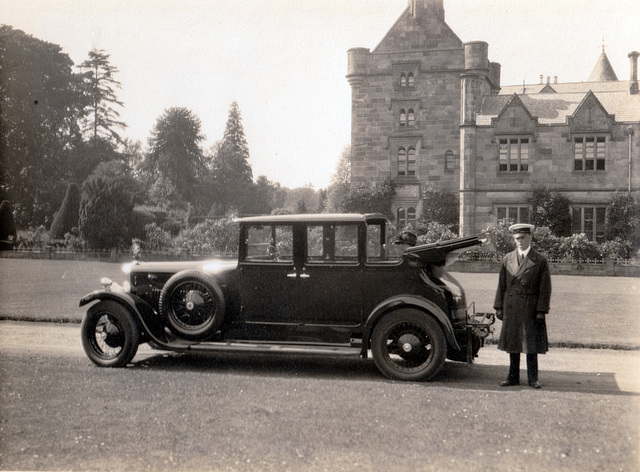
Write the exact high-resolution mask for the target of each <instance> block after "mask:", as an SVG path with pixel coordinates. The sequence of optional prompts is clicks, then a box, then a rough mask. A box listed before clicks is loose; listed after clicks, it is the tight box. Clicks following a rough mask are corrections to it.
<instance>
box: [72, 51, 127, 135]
mask: <svg viewBox="0 0 640 472" xmlns="http://www.w3.org/2000/svg"><path fill="white" fill-rule="evenodd" d="M78 68H79V69H80V71H81V73H82V79H83V81H84V87H85V94H86V95H87V98H88V100H89V103H88V105H87V107H86V108H85V116H84V117H83V128H84V129H83V131H84V132H85V133H88V134H89V135H90V137H91V139H93V140H95V141H97V140H98V139H106V140H108V141H111V142H114V143H116V144H122V143H123V139H122V136H120V134H119V133H118V131H117V130H118V129H120V130H124V129H125V128H126V126H127V125H126V124H125V123H124V122H123V121H120V120H119V118H120V113H119V111H118V108H119V107H122V106H123V103H122V102H121V101H120V100H118V98H117V96H116V89H120V88H122V85H121V84H120V82H118V81H117V80H116V79H115V75H116V74H117V72H118V68H117V67H115V66H113V65H111V63H110V62H109V54H107V53H106V52H105V51H104V50H102V49H93V50H91V51H89V57H88V59H86V60H85V61H84V62H83V63H82V64H80V65H79V66H78Z"/></svg>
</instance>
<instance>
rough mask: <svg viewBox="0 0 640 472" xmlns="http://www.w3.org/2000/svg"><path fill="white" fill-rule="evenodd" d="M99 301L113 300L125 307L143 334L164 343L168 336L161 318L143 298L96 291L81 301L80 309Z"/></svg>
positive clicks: (128, 294) (107, 291)
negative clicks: (136, 321)
mask: <svg viewBox="0 0 640 472" xmlns="http://www.w3.org/2000/svg"><path fill="white" fill-rule="evenodd" d="M97 300H113V301H115V302H118V303H120V304H122V305H124V306H125V307H127V309H128V310H129V311H130V312H131V313H132V314H133V315H134V317H135V318H136V319H137V320H138V325H139V326H140V330H141V331H142V333H143V334H148V335H150V336H151V338H152V339H153V340H154V341H156V342H158V343H162V342H163V341H162V340H163V339H165V337H166V336H165V332H164V328H163V325H162V323H161V321H160V318H159V317H158V315H157V314H156V313H155V311H154V310H153V308H152V307H151V305H149V304H148V303H147V302H145V301H144V300H143V299H142V298H140V297H136V296H135V295H131V294H130V293H127V292H116V291H112V290H108V289H103V290H96V291H94V292H91V293H89V294H87V295H85V296H84V297H82V298H81V299H80V307H83V306H85V305H87V304H89V303H92V302H94V301H97Z"/></svg>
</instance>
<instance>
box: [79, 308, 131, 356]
mask: <svg viewBox="0 0 640 472" xmlns="http://www.w3.org/2000/svg"><path fill="white" fill-rule="evenodd" d="M80 333H81V338H82V347H83V348H84V352H85V353H86V354H87V356H88V357H89V359H91V361H92V362H93V363H94V364H96V365H98V366H100V367H124V366H125V365H127V364H128V363H129V362H131V359H133V357H134V356H135V355H136V352H138V344H140V330H139V328H138V324H137V322H136V320H135V318H134V317H133V315H132V314H131V312H130V311H129V310H128V309H127V308H126V307H125V306H123V305H122V304H120V303H118V302H115V301H113V300H103V301H100V302H98V303H96V304H95V305H93V306H91V307H90V308H89V309H88V310H87V313H86V314H85V316H84V318H83V319H82V325H81V326H80Z"/></svg>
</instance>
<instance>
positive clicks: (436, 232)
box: [416, 219, 458, 244]
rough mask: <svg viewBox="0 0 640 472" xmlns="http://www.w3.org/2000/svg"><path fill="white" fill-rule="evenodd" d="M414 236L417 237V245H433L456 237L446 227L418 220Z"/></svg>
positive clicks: (434, 222) (433, 222)
mask: <svg viewBox="0 0 640 472" xmlns="http://www.w3.org/2000/svg"><path fill="white" fill-rule="evenodd" d="M416 234H417V236H418V244H429V243H435V242H437V241H446V240H448V239H455V238H457V237H458V235H457V234H456V233H454V232H453V231H451V229H450V228H449V226H448V225H446V224H442V223H438V222H436V221H426V220H423V219H420V220H418V222H417V223H416Z"/></svg>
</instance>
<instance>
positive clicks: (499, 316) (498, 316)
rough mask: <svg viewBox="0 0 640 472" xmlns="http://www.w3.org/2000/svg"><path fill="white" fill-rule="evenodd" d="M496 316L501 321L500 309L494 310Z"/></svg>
mask: <svg viewBox="0 0 640 472" xmlns="http://www.w3.org/2000/svg"><path fill="white" fill-rule="evenodd" d="M496 318H498V319H499V320H500V321H502V310H496Z"/></svg>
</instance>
